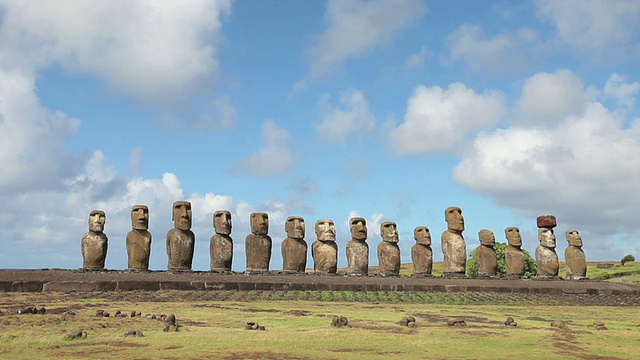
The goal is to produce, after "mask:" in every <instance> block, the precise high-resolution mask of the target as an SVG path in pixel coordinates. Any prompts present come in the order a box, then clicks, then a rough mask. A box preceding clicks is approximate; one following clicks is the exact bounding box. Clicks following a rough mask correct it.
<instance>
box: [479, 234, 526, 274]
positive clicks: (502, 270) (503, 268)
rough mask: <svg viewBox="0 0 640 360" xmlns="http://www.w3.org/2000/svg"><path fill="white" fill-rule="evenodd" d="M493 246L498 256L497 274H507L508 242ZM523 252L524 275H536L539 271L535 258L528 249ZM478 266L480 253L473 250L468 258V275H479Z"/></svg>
mask: <svg viewBox="0 0 640 360" xmlns="http://www.w3.org/2000/svg"><path fill="white" fill-rule="evenodd" d="M493 248H494V249H495V250H496V257H497V258H498V270H497V273H496V275H498V276H505V275H506V274H507V262H506V261H505V259H504V251H505V249H506V248H507V244H506V243H500V242H497V243H496V245H495V246H494V247H493ZM522 252H523V253H524V275H525V276H526V277H529V278H532V277H535V276H536V272H537V264H536V261H535V259H534V258H532V257H531V255H530V254H529V252H528V251H527V250H525V249H522ZM478 268H479V267H478V255H477V254H476V251H475V250H473V251H472V252H471V253H470V254H469V259H468V260H467V276H469V277H476V276H478Z"/></svg>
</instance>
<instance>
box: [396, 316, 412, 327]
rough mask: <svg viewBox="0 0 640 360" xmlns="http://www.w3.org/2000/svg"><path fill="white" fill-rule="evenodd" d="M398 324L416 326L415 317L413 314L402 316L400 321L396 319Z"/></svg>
mask: <svg viewBox="0 0 640 360" xmlns="http://www.w3.org/2000/svg"><path fill="white" fill-rule="evenodd" d="M398 324H399V325H402V326H408V327H416V318H414V317H413V316H403V317H402V319H400V321H398Z"/></svg>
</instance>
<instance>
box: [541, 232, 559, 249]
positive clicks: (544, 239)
mask: <svg viewBox="0 0 640 360" xmlns="http://www.w3.org/2000/svg"><path fill="white" fill-rule="evenodd" d="M538 240H540V245H542V246H544V247H548V248H550V249H554V248H555V247H556V235H555V234H554V233H553V229H551V228H538Z"/></svg>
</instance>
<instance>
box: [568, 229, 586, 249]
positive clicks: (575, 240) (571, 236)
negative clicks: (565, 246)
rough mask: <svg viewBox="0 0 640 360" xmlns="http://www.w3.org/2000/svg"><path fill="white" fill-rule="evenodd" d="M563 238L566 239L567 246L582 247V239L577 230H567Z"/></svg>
mask: <svg viewBox="0 0 640 360" xmlns="http://www.w3.org/2000/svg"><path fill="white" fill-rule="evenodd" d="M565 236H566V237H567V242H568V243H569V245H571V246H582V237H580V234H579V233H578V230H567V232H566V233H565Z"/></svg>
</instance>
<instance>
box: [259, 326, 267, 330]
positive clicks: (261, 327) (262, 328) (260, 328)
mask: <svg viewBox="0 0 640 360" xmlns="http://www.w3.org/2000/svg"><path fill="white" fill-rule="evenodd" d="M258 330H263V331H264V330H266V329H265V328H264V326H262V325H260V326H258Z"/></svg>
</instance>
